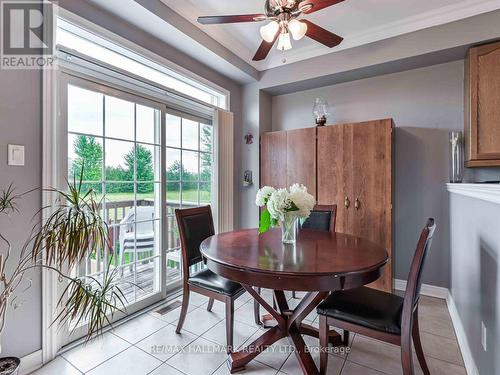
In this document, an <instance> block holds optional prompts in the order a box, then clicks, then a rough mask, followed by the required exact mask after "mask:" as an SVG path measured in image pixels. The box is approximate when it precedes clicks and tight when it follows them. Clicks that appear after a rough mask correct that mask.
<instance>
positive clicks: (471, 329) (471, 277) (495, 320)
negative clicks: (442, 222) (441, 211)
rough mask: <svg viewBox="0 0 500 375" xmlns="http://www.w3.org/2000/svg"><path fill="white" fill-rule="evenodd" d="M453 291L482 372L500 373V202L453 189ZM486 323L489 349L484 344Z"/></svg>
mask: <svg viewBox="0 0 500 375" xmlns="http://www.w3.org/2000/svg"><path fill="white" fill-rule="evenodd" d="M449 201H450V218H451V220H450V228H451V230H450V233H451V236H450V237H451V288H450V289H451V295H452V297H453V300H454V302H455V306H456V308H457V311H458V315H459V317H460V320H461V322H462V325H463V327H464V331H465V334H466V336H467V341H468V344H469V345H468V346H469V348H470V350H471V352H472V356H473V358H474V362H475V364H476V366H477V368H478V370H479V372H478V373H479V374H482V375H486V374H488V375H498V374H500V357H499V356H498V348H499V347H500V273H499V267H500V231H499V230H498V229H499V227H498V225H499V223H500V205H498V204H496V203H490V202H487V201H482V200H478V199H475V198H470V197H465V196H462V195H458V194H455V193H451V194H450V197H449ZM481 322H484V323H485V325H486V328H487V351H486V352H485V351H483V348H482V346H481Z"/></svg>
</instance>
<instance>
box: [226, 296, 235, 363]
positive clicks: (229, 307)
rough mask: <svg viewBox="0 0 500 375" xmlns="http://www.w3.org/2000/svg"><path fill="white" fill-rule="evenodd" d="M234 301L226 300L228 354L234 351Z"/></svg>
mask: <svg viewBox="0 0 500 375" xmlns="http://www.w3.org/2000/svg"><path fill="white" fill-rule="evenodd" d="M233 327H234V300H233V299H232V298H229V297H227V298H226V344H227V353H228V354H229V353H231V352H232V351H233Z"/></svg>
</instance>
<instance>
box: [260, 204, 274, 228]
mask: <svg viewBox="0 0 500 375" xmlns="http://www.w3.org/2000/svg"><path fill="white" fill-rule="evenodd" d="M269 228H271V214H270V213H269V211H268V210H267V208H266V209H264V210H263V211H262V212H261V213H260V226H259V233H264V232H267V231H268V230H269Z"/></svg>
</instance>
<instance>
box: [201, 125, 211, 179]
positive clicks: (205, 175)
mask: <svg viewBox="0 0 500 375" xmlns="http://www.w3.org/2000/svg"><path fill="white" fill-rule="evenodd" d="M201 144H202V145H203V146H204V150H205V151H206V153H205V152H202V153H201V156H200V157H201V176H200V178H201V180H202V181H207V182H210V181H211V179H212V127H211V126H209V125H201Z"/></svg>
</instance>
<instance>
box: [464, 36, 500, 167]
mask: <svg viewBox="0 0 500 375" xmlns="http://www.w3.org/2000/svg"><path fill="white" fill-rule="evenodd" d="M465 93H466V95H465V97H466V99H465V144H466V152H465V153H466V155H465V157H466V165H467V166H468V167H487V166H500V42H497V43H491V44H486V45H483V46H479V47H474V48H471V49H470V50H469V53H468V56H467V60H466V67H465Z"/></svg>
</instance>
